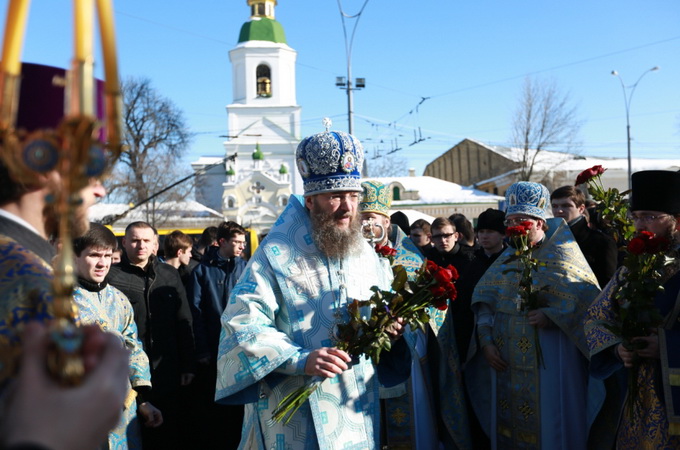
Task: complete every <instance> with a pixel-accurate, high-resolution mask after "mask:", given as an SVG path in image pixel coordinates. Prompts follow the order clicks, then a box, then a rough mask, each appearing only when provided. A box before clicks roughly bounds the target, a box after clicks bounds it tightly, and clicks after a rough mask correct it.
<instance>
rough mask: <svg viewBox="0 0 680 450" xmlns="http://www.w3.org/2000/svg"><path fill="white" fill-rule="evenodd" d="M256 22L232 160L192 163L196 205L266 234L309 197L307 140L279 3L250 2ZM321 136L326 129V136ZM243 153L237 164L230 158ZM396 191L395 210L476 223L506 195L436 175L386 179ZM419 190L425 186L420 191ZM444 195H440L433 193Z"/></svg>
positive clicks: (234, 122) (238, 63) (239, 64)
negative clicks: (302, 165)
mask: <svg viewBox="0 0 680 450" xmlns="http://www.w3.org/2000/svg"><path fill="white" fill-rule="evenodd" d="M247 3H248V6H249V7H250V10H251V15H250V21H248V22H246V23H245V24H243V26H242V27H241V32H240V34H239V39H238V44H237V45H236V47H235V48H233V49H232V50H231V51H230V52H229V59H230V61H231V65H232V74H233V76H232V79H233V87H232V89H233V101H232V103H231V104H230V105H227V120H228V129H229V133H228V136H229V137H228V140H227V141H225V142H224V150H225V157H226V158H227V161H226V162H224V161H225V158H221V157H201V158H199V159H198V161H195V162H193V163H192V164H191V165H192V167H193V169H194V171H196V172H199V173H202V172H204V171H205V173H204V174H200V175H198V181H197V183H196V186H197V188H196V200H197V201H198V202H199V203H202V204H203V205H205V206H207V207H208V208H211V209H213V210H215V211H219V212H221V213H222V214H223V215H224V217H225V220H234V221H236V222H238V223H240V224H242V225H243V226H245V227H249V228H253V229H255V230H256V231H257V232H258V233H262V232H265V233H266V232H267V231H269V229H270V228H271V226H272V225H273V224H274V222H275V221H276V219H277V218H278V216H279V214H280V213H281V212H282V211H283V209H284V208H285V206H286V205H287V204H288V198H289V197H290V195H292V194H302V193H303V186H302V178H301V177H300V175H299V173H298V169H297V165H296V163H295V150H296V149H297V145H298V143H299V142H300V140H301V138H302V136H301V134H300V110H301V108H300V106H299V105H298V104H297V100H296V83H295V61H296V57H297V52H296V51H295V50H293V49H292V48H290V47H289V46H288V44H287V43H286V36H285V33H284V31H283V27H282V26H281V24H280V23H279V22H277V21H276V18H275V6H276V3H277V2H276V0H247ZM319 131H320V130H319ZM233 155H237V157H236V158H233V159H228V158H229V157H231V156H233ZM380 180H381V181H383V182H385V183H387V184H389V187H390V190H391V191H394V192H395V195H396V196H395V205H394V206H395V207H397V208H399V209H400V210H404V211H415V213H418V214H421V213H422V214H425V215H426V217H428V218H431V215H441V216H448V215H450V214H452V213H454V212H462V213H464V214H466V215H467V216H468V217H469V218H471V219H472V218H476V217H477V215H479V212H481V211H484V210H485V209H486V208H497V207H498V202H499V200H502V197H499V196H496V195H492V194H487V193H486V192H482V191H478V190H476V189H461V186H459V185H457V184H455V183H450V182H447V181H443V180H436V179H432V178H430V177H416V176H415V173H413V171H411V173H410V176H409V177H408V178H406V177H403V178H400V179H389V180H388V179H380ZM416 184H417V186H416ZM434 191H436V193H437V195H435V196H432V195H429V194H428V193H432V192H434Z"/></svg>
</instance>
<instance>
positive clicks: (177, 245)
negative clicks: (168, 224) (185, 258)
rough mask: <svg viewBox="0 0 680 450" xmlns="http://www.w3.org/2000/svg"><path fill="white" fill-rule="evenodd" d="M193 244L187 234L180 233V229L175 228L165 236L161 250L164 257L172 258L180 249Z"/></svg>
mask: <svg viewBox="0 0 680 450" xmlns="http://www.w3.org/2000/svg"><path fill="white" fill-rule="evenodd" d="M192 245H194V240H193V239H192V238H191V236H189V235H188V234H184V233H182V232H181V231H180V230H175V231H173V232H172V233H170V234H168V235H167V236H165V242H163V252H164V254H165V257H166V258H174V257H175V256H177V252H178V251H180V250H186V249H188V248H189V247H191V246H192Z"/></svg>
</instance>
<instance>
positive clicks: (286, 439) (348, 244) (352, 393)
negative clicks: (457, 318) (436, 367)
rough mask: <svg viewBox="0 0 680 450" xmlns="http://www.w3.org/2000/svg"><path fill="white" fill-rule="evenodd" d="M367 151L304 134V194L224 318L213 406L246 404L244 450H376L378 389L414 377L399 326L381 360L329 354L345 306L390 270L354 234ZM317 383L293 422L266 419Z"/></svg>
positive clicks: (347, 138)
mask: <svg viewBox="0 0 680 450" xmlns="http://www.w3.org/2000/svg"><path fill="white" fill-rule="evenodd" d="M363 159H364V153H363V149H362V147H361V143H360V142H359V141H358V140H357V139H356V138H354V137H353V136H351V135H348V134H346V133H342V132H331V131H326V132H323V133H319V134H316V135H314V136H311V137H307V138H305V139H303V140H302V141H301V142H300V145H299V146H298V148H297V152H296V160H297V165H298V169H299V171H300V174H301V175H302V179H303V184H304V191H305V194H304V198H302V197H299V196H291V198H290V202H289V203H288V206H287V207H286V209H285V210H284V211H283V213H282V214H281V216H280V217H279V218H278V220H277V222H276V224H275V225H274V227H273V228H272V229H271V231H270V232H269V233H268V235H267V237H266V239H265V240H264V241H263V242H262V244H261V245H260V246H259V247H258V248H257V251H256V252H255V254H254V255H253V256H252V258H251V259H250V261H249V262H248V265H247V266H246V269H245V271H244V273H243V275H242V276H241V278H240V280H239V281H238V283H237V284H236V286H235V287H234V289H233V290H232V293H231V296H230V297H229V300H228V302H227V306H226V309H225V310H224V314H223V315H222V335H221V337H220V346H219V353H218V357H217V370H218V377H217V393H216V399H217V400H218V401H220V402H223V403H228V404H245V415H244V426H243V432H242V435H241V447H242V448H307V449H313V448H320V449H340V448H350V447H352V448H361V449H377V448H379V447H380V403H379V391H378V388H379V385H380V383H382V384H385V385H387V386H393V385H396V384H399V383H401V382H403V381H405V380H406V378H407V377H408V375H409V368H410V364H409V357H410V356H409V351H408V347H407V346H406V344H405V343H404V340H403V339H398V338H399V337H400V336H401V333H403V326H401V324H399V323H397V325H396V326H395V327H394V329H393V330H392V331H393V334H392V335H393V338H394V343H393V345H392V349H391V351H389V352H387V353H383V355H381V358H380V364H379V365H377V366H374V365H373V364H372V363H371V361H370V360H367V359H365V358H359V359H357V360H352V359H351V358H350V356H349V355H348V354H347V353H346V352H344V351H342V350H339V349H337V348H336V347H335V342H336V337H335V333H334V329H335V326H336V324H340V323H345V322H347V321H348V319H349V317H348V314H347V305H348V303H349V302H351V301H353V300H367V299H368V298H370V296H371V295H372V291H371V287H372V286H378V287H380V288H381V289H389V286H390V284H391V271H390V269H389V267H388V266H387V265H386V264H383V263H382V262H381V261H380V260H379V257H378V255H377V254H376V252H375V250H374V249H373V248H372V247H371V246H370V245H369V244H368V243H367V242H366V241H365V240H364V238H363V236H362V235H361V221H360V220H359V217H358V207H359V200H360V198H361V191H362V189H361V185H360V180H359V179H360V171H361V167H362V165H363ZM312 377H313V378H314V379H317V380H319V381H320V385H319V388H318V389H317V390H316V391H315V392H314V393H312V395H311V397H310V398H309V400H307V401H306V402H305V403H304V404H303V405H302V406H301V408H300V409H299V410H298V411H297V412H296V413H295V414H293V416H292V417H291V418H290V421H288V422H286V423H283V422H276V421H274V420H272V414H273V412H274V410H275V409H276V408H277V405H278V404H279V403H280V402H281V400H282V399H283V398H284V397H286V396H287V395H288V394H291V393H292V392H294V391H295V390H296V389H297V388H300V387H302V386H305V385H306V384H307V383H309V381H310V379H312Z"/></svg>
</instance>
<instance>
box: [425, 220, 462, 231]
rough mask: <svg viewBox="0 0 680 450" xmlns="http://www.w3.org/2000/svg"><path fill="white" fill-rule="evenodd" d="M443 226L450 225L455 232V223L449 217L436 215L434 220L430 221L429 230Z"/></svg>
mask: <svg viewBox="0 0 680 450" xmlns="http://www.w3.org/2000/svg"><path fill="white" fill-rule="evenodd" d="M445 226H450V227H451V228H453V232H454V233H455V232H456V224H455V223H453V222H451V221H450V220H449V219H447V218H446V217H437V218H436V219H434V222H432V226H431V227H430V228H431V230H441V229H442V228H444V227H445Z"/></svg>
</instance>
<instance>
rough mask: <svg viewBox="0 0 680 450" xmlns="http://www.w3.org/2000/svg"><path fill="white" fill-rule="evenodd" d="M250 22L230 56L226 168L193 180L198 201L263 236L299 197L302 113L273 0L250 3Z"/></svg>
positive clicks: (207, 161) (201, 164) (205, 161)
mask: <svg viewBox="0 0 680 450" xmlns="http://www.w3.org/2000/svg"><path fill="white" fill-rule="evenodd" d="M247 2H248V6H250V9H251V16H250V21H248V22H246V23H245V24H243V26H242V27H241V32H240V34H239V39H238V44H237V45H236V47H235V48H233V49H232V50H231V51H230V52H229V59H230V61H231V65H232V75H233V76H232V79H233V102H232V103H231V104H230V105H228V106H227V120H228V129H229V132H228V140H227V141H225V142H224V150H225V154H226V156H227V157H229V156H233V155H237V157H236V158H234V159H232V160H227V161H226V162H225V163H224V164H217V165H216V166H214V167H211V168H209V169H208V170H207V171H206V173H205V174H203V175H199V176H198V182H197V183H196V185H197V190H196V200H198V201H199V202H200V203H202V204H204V205H206V206H208V207H209V208H212V209H214V210H217V211H221V212H222V214H224V216H225V219H226V220H234V221H236V222H238V223H240V224H242V225H244V226H246V227H252V228H255V229H257V230H258V231H266V230H268V229H269V228H271V225H272V224H273V223H274V222H275V221H276V219H277V217H278V216H279V214H280V213H281V212H282V211H283V209H284V208H285V206H286V205H287V204H288V198H289V197H290V195H291V194H293V193H297V194H300V193H302V178H301V177H300V175H299V174H298V171H297V166H296V164H295V150H296V148H297V145H298V143H299V142H300V139H301V137H300V106H299V105H298V104H297V100H296V91H295V61H296V58H297V52H296V51H295V50H293V49H292V48H290V47H289V46H288V44H287V43H286V36H285V33H284V31H283V27H282V26H281V24H280V23H279V22H277V21H276V18H275V11H274V9H275V6H276V0H247ZM222 161H223V158H219V157H201V158H199V160H198V161H195V162H193V163H192V164H191V165H192V168H193V169H194V171H196V172H202V171H204V170H205V169H206V167H208V166H211V165H214V164H216V163H220V162H222Z"/></svg>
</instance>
